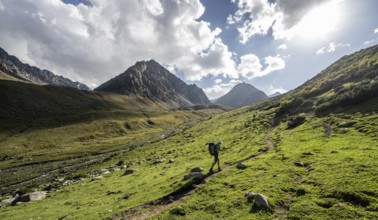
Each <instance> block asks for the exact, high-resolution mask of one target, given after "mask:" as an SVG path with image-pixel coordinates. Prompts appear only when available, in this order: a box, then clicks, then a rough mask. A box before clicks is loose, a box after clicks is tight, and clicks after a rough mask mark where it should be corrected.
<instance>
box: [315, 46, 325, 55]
mask: <svg viewBox="0 0 378 220" xmlns="http://www.w3.org/2000/svg"><path fill="white" fill-rule="evenodd" d="M325 49H326V47H322V48H320V49H319V50H317V51H316V54H318V55H319V54H324V52H325Z"/></svg>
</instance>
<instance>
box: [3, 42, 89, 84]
mask: <svg viewBox="0 0 378 220" xmlns="http://www.w3.org/2000/svg"><path fill="white" fill-rule="evenodd" d="M0 70H1V71H3V72H4V73H6V74H8V75H10V76H12V77H14V78H17V79H20V80H23V81H27V82H31V83H36V84H49V85H56V86H65V87H73V88H77V89H80V90H90V88H89V87H88V86H86V85H85V84H83V83H80V82H73V81H72V80H70V79H67V78H65V77H63V76H58V75H55V74H54V73H52V72H50V71H48V70H41V69H39V68H38V67H35V66H30V65H29V64H25V63H22V62H21V61H20V60H19V59H18V58H17V57H15V56H11V55H9V54H8V53H7V52H6V51H5V50H3V49H2V48H0Z"/></svg>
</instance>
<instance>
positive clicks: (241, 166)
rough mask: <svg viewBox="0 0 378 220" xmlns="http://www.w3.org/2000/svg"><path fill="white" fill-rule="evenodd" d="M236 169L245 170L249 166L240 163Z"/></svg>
mask: <svg viewBox="0 0 378 220" xmlns="http://www.w3.org/2000/svg"><path fill="white" fill-rule="evenodd" d="M236 168H238V169H241V170H244V169H245V168H247V166H246V165H244V164H243V163H238V165H236Z"/></svg>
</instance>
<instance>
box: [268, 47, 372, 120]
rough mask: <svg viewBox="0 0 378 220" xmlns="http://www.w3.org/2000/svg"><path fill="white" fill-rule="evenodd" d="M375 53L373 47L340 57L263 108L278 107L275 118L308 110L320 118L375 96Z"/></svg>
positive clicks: (274, 98)
mask: <svg viewBox="0 0 378 220" xmlns="http://www.w3.org/2000/svg"><path fill="white" fill-rule="evenodd" d="M377 54H378V45H375V46H373V47H370V48H367V49H364V50H361V51H359V52H356V53H354V54H352V55H348V56H344V57H342V58H341V59H340V60H338V61H337V62H335V63H334V64H332V65H331V66H329V67H328V68H326V69H325V70H323V71H321V72H320V73H319V74H318V75H317V76H315V77H314V78H312V79H310V80H308V81H307V82H305V83H304V84H303V85H301V86H300V87H298V88H297V89H295V90H292V91H290V92H288V93H286V94H284V95H282V96H279V97H273V98H272V99H271V101H268V102H265V103H264V105H268V106H267V108H269V105H270V107H276V105H279V106H280V108H279V110H278V112H277V117H281V116H284V115H290V114H296V113H300V112H309V111H312V112H315V113H317V114H318V115H321V114H327V112H330V111H335V110H337V109H338V108H339V109H341V110H342V109H345V108H344V107H347V106H349V105H356V104H359V103H361V102H363V101H365V100H368V99H371V98H374V97H377V94H378V55H377ZM278 100H280V102H278Z"/></svg>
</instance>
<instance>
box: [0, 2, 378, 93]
mask: <svg viewBox="0 0 378 220" xmlns="http://www.w3.org/2000/svg"><path fill="white" fill-rule="evenodd" d="M377 8H378V1H376V0H359V1H355V0H306V1H303V0H269V1H268V0H181V1H174V0H162V1H158V0H127V1H124V0H113V1H105V0H85V1H83V0H64V2H63V1H61V0H50V1H43V0H41V1H26V0H19V1H12V0H0V28H1V30H2V31H1V33H0V47H2V48H4V49H5V50H7V51H8V52H9V53H10V54H13V55H16V56H17V57H19V58H20V59H21V60H22V61H23V62H27V63H30V64H32V65H36V66H38V67H41V68H45V69H48V70H51V71H53V72H54V73H56V74H58V75H63V76H65V77H69V78H71V79H73V80H78V81H81V82H84V83H86V84H87V85H89V86H90V87H92V88H95V87H96V86H99V85H100V84H101V83H103V82H105V81H107V80H108V79H110V78H112V77H114V76H116V75H118V74H120V73H122V72H123V71H125V70H126V69H127V68H128V67H129V66H131V65H133V64H134V63H135V62H137V61H138V60H149V59H155V60H156V61H158V62H159V63H161V64H162V65H164V66H166V67H167V68H168V69H169V70H170V71H171V72H172V73H174V74H176V75H177V76H179V77H180V78H181V79H183V80H184V81H186V82H187V83H195V84H197V85H198V86H200V87H201V88H203V89H204V91H205V92H206V94H207V95H208V96H209V98H211V99H213V98H218V97H219V96H221V95H223V94H225V93H226V92H228V91H229V90H230V89H231V88H232V87H233V86H234V85H236V84H237V83H240V82H248V83H251V84H252V85H254V86H255V87H257V88H259V89H261V90H263V91H264V92H265V93H267V94H271V93H274V92H276V91H280V92H285V91H288V90H291V89H294V88H296V87H297V86H299V85H301V84H302V83H303V82H305V81H306V80H308V79H310V78H312V77H313V76H315V75H316V74H317V73H319V72H320V71H321V70H322V69H324V68H326V67H327V66H329V65H330V64H332V63H333V62H335V61H336V60H337V59H339V58H340V57H342V56H344V55H347V54H351V53H353V52H355V51H358V50H360V49H362V48H366V47H369V46H373V45H375V44H377V43H378V13H376V9H377Z"/></svg>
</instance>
